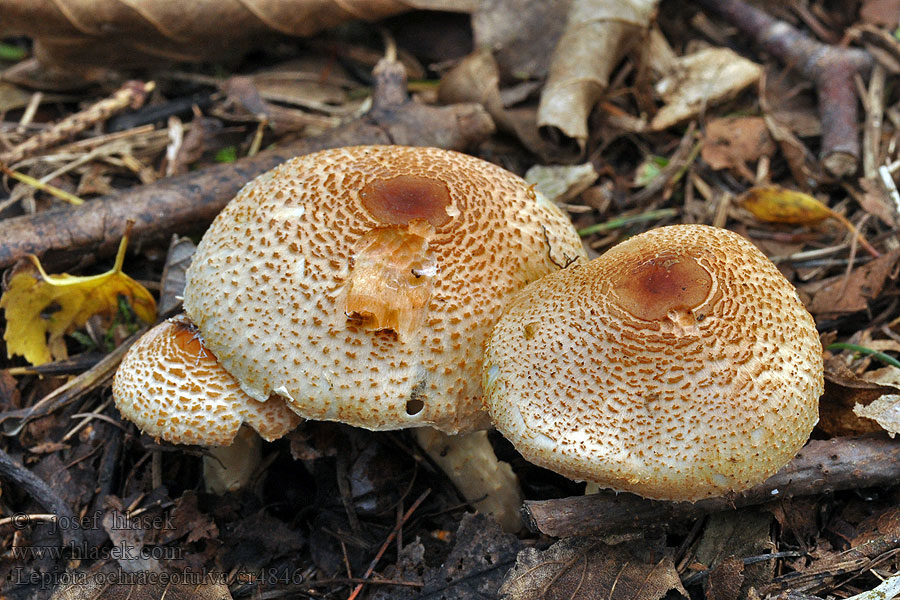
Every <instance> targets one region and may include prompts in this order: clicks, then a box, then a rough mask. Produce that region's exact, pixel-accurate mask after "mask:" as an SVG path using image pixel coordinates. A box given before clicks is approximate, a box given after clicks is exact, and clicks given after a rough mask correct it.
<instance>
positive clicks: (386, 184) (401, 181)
mask: <svg viewBox="0 0 900 600" xmlns="http://www.w3.org/2000/svg"><path fill="white" fill-rule="evenodd" d="M359 199H360V200H361V201H362V205H363V206H364V207H365V209H366V210H367V211H369V214H371V215H372V216H373V217H375V219H376V220H378V221H379V222H381V223H382V224H384V225H406V224H407V223H409V222H410V221H413V220H416V219H420V220H423V221H428V222H429V223H431V224H432V225H433V226H434V227H440V226H441V225H443V224H445V223H447V222H448V221H449V220H450V219H451V216H450V215H449V214H448V213H447V209H448V208H449V207H450V191H449V190H448V189H447V185H446V184H445V183H444V182H443V181H440V180H437V179H432V178H431V177H421V176H419V175H400V176H398V177H393V178H391V179H376V180H374V181H372V182H371V183H369V184H368V185H366V187H364V188H363V189H362V190H361V191H360V192H359Z"/></svg>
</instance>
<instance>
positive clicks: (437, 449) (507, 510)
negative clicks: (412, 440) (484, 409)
mask: <svg viewBox="0 0 900 600" xmlns="http://www.w3.org/2000/svg"><path fill="white" fill-rule="evenodd" d="M415 436H416V441H417V442H418V443H419V446H420V447H421V448H422V450H424V451H425V453H426V454H428V456H430V457H431V459H432V460H433V461H434V462H435V463H436V464H437V465H438V466H439V467H440V468H441V469H442V470H443V471H444V473H446V474H447V477H449V478H450V481H452V482H453V485H455V486H456V489H458V490H459V492H460V493H461V494H462V495H463V497H464V498H465V499H466V501H467V502H469V503H470V504H472V506H474V507H475V508H476V509H478V511H479V512H482V513H485V514H488V515H492V516H493V517H494V518H495V519H497V521H498V522H499V523H500V525H501V526H502V527H503V529H504V530H505V531H510V532H516V531H519V530H520V529H521V528H522V516H521V514H520V513H519V508H520V507H521V506H522V492H521V490H520V488H519V480H518V478H517V477H516V475H515V473H513V471H512V467H510V466H509V464H508V463H505V462H501V461H499V460H497V456H496V455H495V454H494V449H493V448H492V447H491V443H490V441H488V436H487V431H475V432H473V433H464V434H459V435H448V434H446V433H443V432H441V431H438V430H437V429H433V428H431V427H421V428H418V429H416V430H415Z"/></svg>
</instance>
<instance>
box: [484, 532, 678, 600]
mask: <svg viewBox="0 0 900 600" xmlns="http://www.w3.org/2000/svg"><path fill="white" fill-rule="evenodd" d="M670 590H671V591H675V592H678V593H679V594H681V595H682V596H683V597H685V598H687V597H688V594H687V592H686V591H685V589H684V587H682V585H681V579H680V578H679V576H678V572H677V571H676V570H675V565H674V563H673V562H672V558H671V557H670V556H668V555H667V554H666V553H664V552H662V551H660V550H658V549H656V548H653V547H652V546H651V543H650V542H648V541H646V540H638V541H635V542H625V543H622V544H617V545H615V546H610V545H607V544H605V543H604V542H603V541H602V540H601V539H600V538H597V537H574V538H566V539H563V540H560V541H559V542H557V543H555V544H553V545H552V546H550V548H548V549H547V550H544V551H540V550H536V549H534V548H526V549H525V550H523V551H522V552H520V553H519V556H518V558H517V559H516V566H515V567H514V568H513V569H512V570H511V571H510V572H509V574H508V575H507V579H506V582H504V584H503V586H502V587H501V588H500V593H501V594H506V596H505V597H506V598H508V599H509V600H538V599H542V600H544V599H547V600H552V599H556V598H559V599H560V600H562V599H566V600H582V599H584V600H587V599H589V598H607V599H608V600H617V599H620V598H621V599H625V598H627V599H628V600H659V599H660V598H663V597H664V596H667V594H668V592H669V591H670Z"/></svg>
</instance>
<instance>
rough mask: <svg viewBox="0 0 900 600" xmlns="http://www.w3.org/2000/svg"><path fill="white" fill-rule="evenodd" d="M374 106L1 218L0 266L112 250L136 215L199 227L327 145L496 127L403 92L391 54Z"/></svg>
mask: <svg viewBox="0 0 900 600" xmlns="http://www.w3.org/2000/svg"><path fill="white" fill-rule="evenodd" d="M375 75H376V87H375V93H374V98H373V104H372V110H370V111H369V112H368V113H367V114H366V115H365V116H364V117H362V118H360V119H358V120H355V121H352V122H350V123H348V124H346V125H343V126H341V127H338V128H335V129H332V130H329V131H326V132H325V133H323V134H321V135H318V136H315V137H310V138H305V139H301V140H299V141H297V142H293V143H290V144H287V145H284V146H280V147H276V148H274V149H271V150H267V151H265V152H261V153H259V154H258V155H256V156H254V157H252V158H246V159H242V160H239V161H237V162H235V163H232V164H225V165H218V166H214V167H210V168H208V169H204V170H202V171H197V172H194V173H188V174H186V175H182V176H179V177H174V178H170V179H163V180H160V181H158V182H155V183H152V184H148V185H144V186H141V187H137V188H134V189H129V190H124V191H122V192H118V193H115V194H111V195H109V196H105V197H103V198H99V199H97V200H93V201H91V202H88V203H86V204H84V205H83V206H81V207H76V208H70V207H65V208H60V209H56V210H50V211H46V212H41V213H37V214H35V215H29V216H24V217H17V218H13V219H8V220H6V221H0V240H2V242H0V268H5V267H9V266H11V265H12V264H14V263H15V262H16V261H17V260H19V259H20V258H22V257H24V256H26V255H28V254H35V255H38V256H40V257H41V258H42V260H43V262H44V264H45V265H52V266H53V267H54V268H58V267H60V266H66V265H71V264H73V263H74V262H75V261H77V260H78V259H79V258H80V257H83V256H85V255H89V254H96V255H109V254H112V253H113V252H114V251H115V248H116V246H117V245H118V243H119V239H120V238H121V237H122V234H123V233H124V231H125V223H126V222H127V221H128V220H130V219H131V220H134V228H133V230H132V240H133V243H140V242H149V241H160V240H165V239H168V238H169V237H170V236H171V235H172V234H173V233H179V234H186V233H192V232H194V231H197V230H201V229H202V228H203V227H204V226H205V225H206V224H207V223H209V222H210V221H211V220H212V219H213V217H215V215H216V214H218V213H219V211H220V210H222V208H223V207H224V206H225V204H226V203H227V202H228V201H229V200H230V199H231V198H232V197H233V196H234V195H235V193H237V191H238V190H239V189H240V188H241V186H243V185H244V184H245V183H247V182H248V181H250V180H251V179H253V178H254V177H256V176H257V175H259V174H260V173H263V172H265V171H267V170H269V169H271V168H273V167H275V166H276V165H278V164H280V163H282V162H284V161H285V160H287V159H289V158H291V157H294V156H298V155H301V154H307V153H310V152H314V151H316V150H322V149H324V148H333V147H338V146H352V145H357V144H407V145H417V146H438V147H442V148H450V149H457V150H461V149H464V148H467V147H471V146H472V145H473V144H475V143H477V142H478V141H480V140H482V139H484V138H485V137H486V136H487V135H488V134H490V133H491V132H492V131H493V122H492V121H491V119H490V117H489V116H488V115H487V113H486V112H485V110H484V109H483V108H482V107H481V106H480V105H475V104H456V105H451V106H445V107H434V106H428V105H424V104H418V103H415V102H413V101H411V100H410V99H409V97H408V96H407V95H406V91H405V90H406V76H405V73H404V71H403V68H402V66H400V64H399V63H396V62H387V61H382V63H380V64H379V66H378V67H376V69H375Z"/></svg>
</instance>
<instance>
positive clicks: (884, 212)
mask: <svg viewBox="0 0 900 600" xmlns="http://www.w3.org/2000/svg"><path fill="white" fill-rule="evenodd" d="M859 185H860V187H862V189H863V193H862V194H861V195H859V196H858V200H859V205H860V206H861V207H862V208H863V210H865V211H866V212H867V213H870V214H873V215H875V216H876V217H878V218H879V219H881V220H882V221H884V223H885V224H886V225H888V226H889V227H894V228H897V227H900V221H898V219H897V213H896V212H895V210H894V208H893V207H892V206H891V203H890V200H889V198H888V197H887V194H885V192H884V188H882V187H881V184H880V183H879V182H877V181H872V180H871V179H866V178H865V177H863V178H860V180H859Z"/></svg>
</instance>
